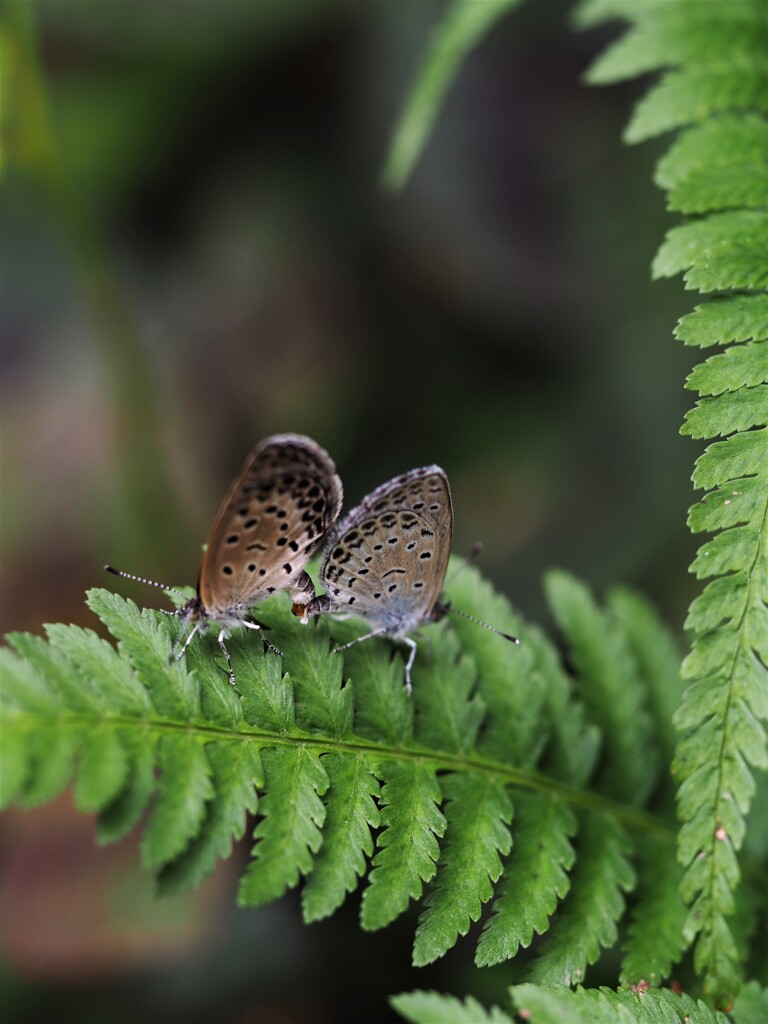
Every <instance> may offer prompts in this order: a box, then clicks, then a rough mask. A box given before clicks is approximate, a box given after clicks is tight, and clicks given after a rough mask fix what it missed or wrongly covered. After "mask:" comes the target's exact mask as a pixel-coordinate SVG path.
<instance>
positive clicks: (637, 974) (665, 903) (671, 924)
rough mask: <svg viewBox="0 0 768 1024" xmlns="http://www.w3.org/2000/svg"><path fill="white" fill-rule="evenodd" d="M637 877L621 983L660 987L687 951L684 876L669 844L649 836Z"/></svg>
mask: <svg viewBox="0 0 768 1024" xmlns="http://www.w3.org/2000/svg"><path fill="white" fill-rule="evenodd" d="M637 875H638V879H637V887H636V891H635V902H634V905H633V907H632V910H631V923H630V925H629V928H628V929H627V937H626V940H625V942H624V950H625V957H624V961H623V963H622V965H621V977H620V980H621V982H622V984H624V985H632V984H638V983H640V982H643V983H649V984H651V985H652V986H656V985H659V984H661V982H662V981H663V980H664V979H665V978H668V977H669V974H670V972H671V970H672V967H673V965H674V964H676V963H678V962H679V960H680V958H681V957H682V955H683V953H684V952H685V948H686V941H685V936H684V933H683V926H684V924H685V916H686V909H685V905H684V904H683V901H682V899H681V897H680V891H679V889H680V878H681V875H682V872H681V869H680V867H679V865H677V864H676V863H675V861H674V860H673V859H672V858H671V857H670V855H669V844H668V843H666V842H664V841H662V840H661V839H659V838H658V837H657V836H653V835H646V836H645V838H644V840H643V843H642V844H641V846H640V849H639V851H638V859H637Z"/></svg>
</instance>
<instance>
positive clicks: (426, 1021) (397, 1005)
mask: <svg viewBox="0 0 768 1024" xmlns="http://www.w3.org/2000/svg"><path fill="white" fill-rule="evenodd" d="M390 1003H391V1004H392V1006H393V1007H394V1009H395V1010H397V1012H398V1013H399V1014H400V1016H401V1017H402V1018H403V1020H407V1021H411V1022H412V1024H513V1021H512V1018H511V1017H510V1016H508V1015H507V1014H506V1013H504V1012H503V1011H502V1010H500V1009H499V1008H498V1007H497V1006H492V1007H491V1008H490V1009H489V1010H486V1009H485V1007H484V1006H482V1005H481V1004H480V1003H478V1001H477V1000H476V999H473V998H472V997H471V996H469V997H468V998H467V999H456V998H455V997H454V996H444V995H441V994H440V993H439V992H404V993H402V995H399V996H392V997H391V999H390Z"/></svg>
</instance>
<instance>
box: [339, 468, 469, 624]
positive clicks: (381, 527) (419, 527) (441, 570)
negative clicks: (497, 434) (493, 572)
mask: <svg viewBox="0 0 768 1024" xmlns="http://www.w3.org/2000/svg"><path fill="white" fill-rule="evenodd" d="M452 531H453V509H452V506H451V494H450V490H449V487H448V479H447V477H446V475H445V473H444V472H443V471H442V470H441V469H440V468H439V466H428V467H425V468H424V469H415V470H412V471H411V472H410V473H406V474H404V475H403V476H401V477H396V478H395V479H394V480H390V481H389V482H388V483H386V484H383V485H382V486H381V487H379V488H377V490H375V491H373V492H372V493H371V494H369V495H368V497H367V498H365V499H364V500H363V501H362V502H361V503H360V505H359V506H358V507H357V508H356V509H353V511H352V512H350V513H349V515H347V516H346V518H345V519H344V521H343V523H342V524H341V526H340V527H339V528H338V530H335V531H334V533H333V539H332V540H331V542H330V543H329V546H328V549H327V551H326V555H325V559H324V562H323V566H322V570H321V576H322V580H323V584H324V586H325V588H326V592H327V594H328V596H329V598H330V601H331V608H330V610H331V611H332V612H336V613H337V614H347V615H352V616H355V617H356V618H361V619H365V620H366V621H367V622H368V623H370V625H371V626H372V627H373V628H374V629H384V630H386V632H387V633H388V634H390V635H391V636H404V635H405V634H406V633H408V632H410V631H411V630H413V629H416V628H417V627H418V626H419V625H421V624H422V623H423V622H428V621H430V619H431V618H432V615H433V613H434V609H435V605H436V603H437V601H438V600H439V597H440V592H441V590H442V587H443V581H444V580H445V572H446V569H447V567H448V557H449V555H450V551H451V535H452Z"/></svg>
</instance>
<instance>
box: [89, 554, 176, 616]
mask: <svg viewBox="0 0 768 1024" xmlns="http://www.w3.org/2000/svg"><path fill="white" fill-rule="evenodd" d="M104 568H105V569H106V570H107V572H111V573H112V574H113V576H122V577H123V579H126V580H135V581H136V583H146V584H147V586H148V587H157V588H158V590H170V592H171V593H172V594H178V596H179V597H183V598H184V600H185V601H188V600H189V598H188V597H187V595H186V594H182V592H181V591H180V590H177V589H176V587H169V586H168V584H167V583H156V582H155V580H145V579H144V577H143V576H134V575H133V573H131V572H123V570H122V569H115V568H114V567H113V566H111V565H105V566H104ZM169 614H171V615H172V614H173V613H172V612H170V613H169Z"/></svg>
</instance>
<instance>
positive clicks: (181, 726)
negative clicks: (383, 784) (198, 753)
mask: <svg viewBox="0 0 768 1024" xmlns="http://www.w3.org/2000/svg"><path fill="white" fill-rule="evenodd" d="M44 721H45V723H46V724H50V721H51V720H50V718H48V717H46V718H45V719H44ZM57 722H58V723H59V725H60V726H61V727H71V728H73V729H83V728H87V727H89V726H91V725H92V724H93V719H92V718H91V717H90V716H88V715H77V714H72V715H61V716H59V717H58V718H57ZM14 723H15V724H16V726H17V727H20V728H22V729H24V728H26V729H29V731H30V732H33V731H34V730H35V729H36V728H38V727H39V720H38V718H37V716H35V715H32V714H29V713H28V712H24V713H20V714H18V715H14ZM109 724H110V725H111V726H113V727H114V728H126V727H129V728H131V727H132V728H134V729H135V728H136V725H137V719H135V718H131V717H130V716H127V715H114V716H111V717H110V719H109ZM141 725H142V728H144V729H151V730H153V731H156V732H158V733H160V734H171V735H173V734H178V733H187V734H192V735H197V736H198V738H199V739H200V742H202V743H208V742H211V741H213V740H223V741H229V742H234V741H240V740H243V739H252V740H254V741H255V742H257V743H258V744H259V746H263V747H265V748H266V747H270V748H274V747H285V748H289V749H290V748H297V747H300V748H304V749H312V750H314V751H316V752H317V753H320V754H325V753H355V754H368V755H373V756H376V757H380V758H381V759H382V760H384V759H395V760H397V761H410V762H412V763H416V764H427V763H428V764H430V765H432V766H434V767H435V768H437V770H444V771H452V772H455V771H462V772H466V771H472V772H477V773H481V774H485V775H490V776H492V777H494V778H498V779H499V780H500V781H502V782H503V783H504V784H505V785H510V786H516V787H518V788H519V789H525V790H531V791H534V792H540V793H549V794H554V795H557V796H559V797H561V798H562V799H563V800H565V801H566V802H568V803H569V804H570V805H571V806H573V807H575V808H580V809H582V810H588V811H592V812H594V813H598V814H604V815H606V816H607V817H610V818H614V819H616V820H618V821H621V822H623V823H624V824H625V825H627V827H629V828H632V829H634V830H636V831H640V832H652V833H653V834H654V835H657V836H659V837H660V838H662V839H664V840H665V841H668V842H669V843H670V844H671V843H673V842H674V840H675V835H676V831H675V825H674V823H672V822H668V821H664V820H662V819H661V818H658V817H655V816H654V815H652V814H647V813H645V812H644V811H641V810H638V809H636V808H633V807H629V806H627V805H625V804H622V803H619V802H617V801H614V800H610V799H608V798H606V797H603V796H600V795H599V794H596V793H591V792H588V791H587V790H583V789H577V788H576V787H574V786H569V785H568V784H567V783H565V782H560V781H558V780H556V779H552V778H549V777H548V776H546V775H542V774H541V773H539V772H534V771H531V770H523V769H520V768H513V767H511V766H510V765H505V764H502V763H500V762H498V761H492V760H491V759H490V758H484V757H481V756H479V755H477V754H475V755H472V756H461V755H457V754H449V753H443V752H440V751H432V750H427V749H423V750H414V749H410V750H409V749H405V748H403V747H396V746H389V745H385V744H377V743H371V742H366V741H365V740H355V739H349V740H336V741H333V742H329V741H328V739H327V738H324V737H323V738H318V737H316V736H310V735H295V736H275V734H274V733H271V732H261V731H259V730H258V729H249V728H247V727H245V728H243V727H240V728H239V729H237V730H228V729H223V728H218V727H216V726H214V725H201V724H196V725H190V724H189V722H178V723H176V722H169V721H168V720H167V719H165V720H162V721H159V720H156V719H151V718H150V719H142V720H141Z"/></svg>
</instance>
